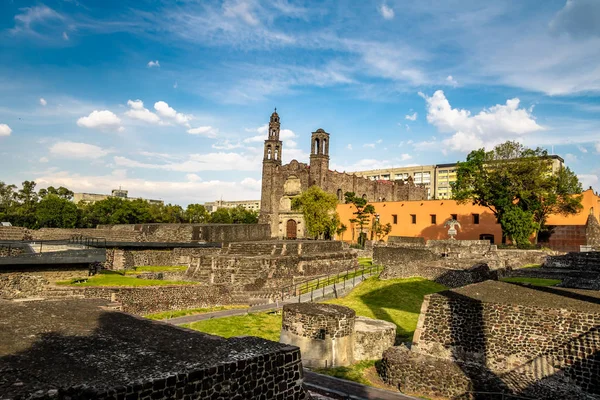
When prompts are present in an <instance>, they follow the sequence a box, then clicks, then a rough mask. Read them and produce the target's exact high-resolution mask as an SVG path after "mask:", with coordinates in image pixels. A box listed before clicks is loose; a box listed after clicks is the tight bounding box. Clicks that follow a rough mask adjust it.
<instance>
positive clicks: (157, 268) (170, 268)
mask: <svg viewBox="0 0 600 400" xmlns="http://www.w3.org/2000/svg"><path fill="white" fill-rule="evenodd" d="M187 268H188V267H187V266H186V265H153V266H143V267H135V268H133V269H128V270H125V271H123V273H124V275H137V274H139V273H140V272H181V271H185V270H187Z"/></svg>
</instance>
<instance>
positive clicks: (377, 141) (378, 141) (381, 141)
mask: <svg viewBox="0 0 600 400" xmlns="http://www.w3.org/2000/svg"><path fill="white" fill-rule="evenodd" d="M375 143H377V144H381V143H383V139H377V140H376V141H375Z"/></svg>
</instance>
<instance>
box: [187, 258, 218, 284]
mask: <svg viewBox="0 0 600 400" xmlns="http://www.w3.org/2000/svg"><path fill="white" fill-rule="evenodd" d="M211 274H212V258H211V257H204V256H200V257H197V258H192V262H191V263H190V265H189V267H188V269H187V270H186V271H185V277H186V278H187V279H191V280H194V281H198V282H204V283H211Z"/></svg>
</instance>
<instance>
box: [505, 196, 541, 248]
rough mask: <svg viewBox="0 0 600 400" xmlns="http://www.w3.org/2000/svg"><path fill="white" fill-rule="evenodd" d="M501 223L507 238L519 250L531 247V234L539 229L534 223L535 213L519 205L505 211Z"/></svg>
mask: <svg viewBox="0 0 600 400" xmlns="http://www.w3.org/2000/svg"><path fill="white" fill-rule="evenodd" d="M500 223H501V224H502V229H503V232H504V233H505V234H506V236H508V237H509V238H510V239H511V241H512V242H513V243H516V245H517V247H519V248H528V247H529V246H530V245H531V243H530V242H529V238H530V237H531V234H532V233H533V232H535V230H536V229H538V228H539V225H538V224H537V223H536V222H534V221H533V213H531V212H530V211H525V210H523V209H522V208H520V207H518V206H517V205H512V206H510V207H508V208H507V209H506V210H504V213H503V214H502V219H501V220H500Z"/></svg>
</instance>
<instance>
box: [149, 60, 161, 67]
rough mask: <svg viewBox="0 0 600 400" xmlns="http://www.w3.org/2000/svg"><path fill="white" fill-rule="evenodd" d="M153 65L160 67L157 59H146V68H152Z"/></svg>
mask: <svg viewBox="0 0 600 400" xmlns="http://www.w3.org/2000/svg"><path fill="white" fill-rule="evenodd" d="M153 67H157V68H160V63H159V62H158V60H156V61H152V60H150V61H148V68H153Z"/></svg>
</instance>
